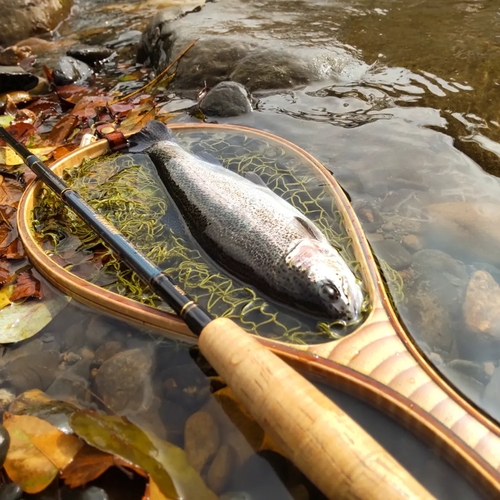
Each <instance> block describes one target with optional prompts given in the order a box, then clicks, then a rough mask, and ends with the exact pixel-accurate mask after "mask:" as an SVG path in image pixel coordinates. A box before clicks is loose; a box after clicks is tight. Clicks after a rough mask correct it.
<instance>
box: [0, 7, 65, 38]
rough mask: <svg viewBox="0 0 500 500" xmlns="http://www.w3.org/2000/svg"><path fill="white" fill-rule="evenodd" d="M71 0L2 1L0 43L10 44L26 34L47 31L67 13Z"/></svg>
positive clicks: (26, 35)
mask: <svg viewBox="0 0 500 500" xmlns="http://www.w3.org/2000/svg"><path fill="white" fill-rule="evenodd" d="M72 3H73V2H72V1H71V0H37V1H36V2H32V1H26V0H9V1H8V2H2V16H1V17H0V44H2V45H3V44H11V43H15V42H17V41H18V40H21V39H23V38H26V37H28V36H31V35H34V34H39V33H48V32H50V31H51V30H53V29H54V28H55V27H56V26H57V25H58V24H59V23H60V22H61V21H62V20H63V19H64V18H65V17H66V16H67V15H68V14H69V11H70V9H71V5H72Z"/></svg>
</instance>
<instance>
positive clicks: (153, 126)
mask: <svg viewBox="0 0 500 500" xmlns="http://www.w3.org/2000/svg"><path fill="white" fill-rule="evenodd" d="M173 140H174V138H173V136H172V132H171V130H170V129H169V128H168V127H167V126H166V125H165V124H164V123H162V122H159V121H158V120H151V121H150V122H148V123H147V124H146V126H145V127H144V128H143V129H142V130H140V131H139V132H137V133H136V134H133V135H131V136H130V137H129V138H128V150H129V151H130V152H131V153H140V152H142V151H144V150H146V149H148V148H149V147H151V146H152V145H153V144H156V143H157V142H160V141H173Z"/></svg>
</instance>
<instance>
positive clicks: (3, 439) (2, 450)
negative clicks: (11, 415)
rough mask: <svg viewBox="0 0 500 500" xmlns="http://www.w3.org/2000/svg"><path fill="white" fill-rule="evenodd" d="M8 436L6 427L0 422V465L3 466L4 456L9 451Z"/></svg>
mask: <svg viewBox="0 0 500 500" xmlns="http://www.w3.org/2000/svg"><path fill="white" fill-rule="evenodd" d="M9 445H10V436H9V433H8V432H7V429H6V428H5V427H4V426H3V425H2V424H0V467H1V466H3V463H4V462H5V457H6V456H7V452H8V451H9Z"/></svg>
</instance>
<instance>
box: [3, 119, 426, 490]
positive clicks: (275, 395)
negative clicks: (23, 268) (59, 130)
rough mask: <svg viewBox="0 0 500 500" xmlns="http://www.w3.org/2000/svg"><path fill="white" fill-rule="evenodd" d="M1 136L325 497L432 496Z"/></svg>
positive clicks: (326, 403) (271, 356) (353, 425)
mask: <svg viewBox="0 0 500 500" xmlns="http://www.w3.org/2000/svg"><path fill="white" fill-rule="evenodd" d="M0 138H1V139H3V140H4V141H5V142H6V143H7V144H8V145H9V146H10V147H11V148H12V149H13V150H14V151H15V152H16V153H17V154H18V155H19V156H20V157H21V158H22V159H23V161H24V162H25V163H26V165H27V166H28V167H29V168H30V169H31V170H32V171H33V172H34V173H35V174H36V175H37V177H38V178H39V179H40V180H41V181H42V182H43V183H44V184H45V185H46V186H48V187H49V188H50V189H51V190H52V191H53V192H54V193H55V194H56V195H58V196H59V197H60V198H61V200H62V201H63V202H64V203H65V204H66V205H67V206H68V207H70V208H71V209H72V210H73V211H74V212H75V214H77V215H78V216H79V217H81V219H82V220H84V221H85V222H86V223H87V224H88V225H89V226H90V227H91V228H92V229H93V230H94V231H95V232H96V233H97V235H98V236H99V237H100V238H101V239H102V240H103V241H104V242H105V243H106V244H107V245H108V246H109V247H110V248H111V249H112V250H113V251H114V252H115V253H116V254H117V256H119V258H120V259H121V261H122V262H123V263H124V264H125V265H127V266H128V267H129V268H130V269H132V270H133V271H134V272H136V273H137V275H138V276H139V277H140V278H141V279H142V280H143V281H144V282H145V283H147V284H148V285H149V286H150V287H151V289H152V290H153V291H154V292H155V293H156V294H158V296H160V297H161V298H162V299H163V300H165V302H166V303H167V304H169V305H170V306H171V307H172V309H173V310H174V311H175V312H176V314H178V315H179V316H180V317H181V318H182V319H183V320H184V322H185V323H186V325H187V326H188V327H189V329H190V330H191V331H192V332H193V333H194V334H195V335H196V336H197V337H198V346H199V349H200V352H201V353H202V354H203V355H204V356H205V358H206V359H207V360H208V362H209V363H210V364H211V365H212V366H213V368H214V369H215V370H216V371H217V372H218V373H219V375H221V377H222V378H223V379H224V380H225V382H226V383H227V385H228V386H229V387H230V388H231V389H232V390H233V392H234V393H235V395H236V397H237V399H238V400H239V401H240V402H241V403H242V404H243V405H244V406H245V407H246V408H247V409H248V410H249V411H250V413H251V414H252V416H253V417H254V418H255V420H256V421H257V422H258V423H259V424H260V425H261V426H262V427H263V428H264V430H265V431H267V432H268V433H269V435H270V436H271V437H272V438H273V439H274V441H275V443H276V444H277V445H278V447H279V448H280V449H281V450H283V452H284V453H285V454H286V455H287V456H288V457H289V458H290V459H291V460H292V461H293V462H294V463H295V465H297V467H298V468H299V469H300V470H302V472H303V473H304V474H305V475H306V476H307V477H308V478H309V479H310V480H311V481H312V482H313V483H314V484H315V485H316V486H317V487H318V488H319V489H320V490H321V491H322V492H323V493H324V494H325V495H326V496H327V498H335V499H346V500H348V499H349V500H350V499H352V500H354V499H356V500H377V499H378V500H396V499H406V500H410V499H412V500H427V499H432V498H433V497H432V496H431V495H430V494H429V493H428V492H427V491H426V490H425V488H423V486H421V485H420V484H419V483H418V482H417V481H416V480H415V479H414V478H413V477H412V476H411V475H410V474H409V473H408V472H407V471H406V470H405V469H403V468H402V467H401V466H400V465H399V464H398V462H396V461H395V460H394V458H393V457H392V456H391V455H389V454H388V453H387V452H386V451H385V450H384V449H383V448H382V447H381V446H380V445H379V444H378V443H377V442H376V441H375V440H374V439H373V438H372V437H371V436H370V435H369V434H367V433H366V432H365V431H364V430H363V429H362V428H361V427H360V426H359V425H358V424H356V423H355V422H354V421H353V420H352V419H351V418H350V417H349V416H348V415H347V414H346V413H344V412H343V411H342V410H341V409H340V408H339V407H338V406H337V405H336V404H335V403H334V402H333V401H331V400H330V399H329V398H328V397H326V396H325V395H324V394H323V393H322V392H320V391H319V390H318V389H317V388H316V387H315V386H314V385H312V384H311V383H310V382H309V381H307V380H306V379H305V378H304V377H302V376H301V375H300V374H299V373H297V372H296V371H295V370H294V369H293V368H291V367H290V366H289V365H288V364H286V363H285V362H284V361H283V360H281V359H280V358H279V357H278V356H276V355H275V354H273V353H272V352H271V351H270V350H269V349H268V348H266V347H265V346H263V345H262V344H261V343H260V342H259V341H258V340H257V339H255V338H254V337H253V336H252V335H250V334H248V333H247V332H245V331H244V330H243V329H242V328H240V327H239V326H238V325H236V324H235V323H234V322H233V321H231V320H229V319H227V318H218V319H214V318H213V317H212V316H211V315H210V314H209V313H208V312H207V311H206V310H205V309H203V308H202V307H200V306H199V305H197V304H196V303H195V302H194V300H193V299H192V298H190V297H189V296H188V295H186V293H185V292H184V291H183V290H182V289H181V288H180V287H179V286H178V285H177V284H175V283H174V282H173V281H172V280H171V279H170V278H169V277H168V276H167V275H166V274H165V273H164V272H163V271H162V270H161V269H160V268H158V267H157V266H156V265H155V264H153V263H152V262H151V261H149V260H148V259H147V258H146V257H145V256H144V255H142V254H141V253H140V252H139V251H138V250H137V249H136V248H135V247H134V246H133V245H132V244H131V243H130V242H129V241H128V240H126V239H125V238H124V236H123V235H122V234H120V232H119V231H118V230H117V229H116V228H115V227H114V226H113V225H111V224H110V223H109V222H108V221H107V220H106V219H105V218H104V217H102V216H101V215H100V214H99V213H97V212H96V211H95V210H94V209H93V208H92V207H91V206H90V205H88V203H87V202H85V200H83V199H82V198H81V197H80V195H79V194H78V193H77V192H76V191H74V190H73V189H71V188H70V187H69V186H68V185H67V184H66V183H65V182H64V181H63V180H62V179H61V178H60V177H59V176H58V175H56V174H55V173H54V172H53V171H52V170H51V169H50V168H49V167H47V166H46V165H45V164H44V163H43V162H42V161H41V160H40V159H39V158H37V157H36V156H35V155H34V154H32V153H31V152H30V151H29V150H28V149H27V148H26V147H25V146H23V145H22V144H21V143H20V142H18V141H17V140H16V139H15V138H14V137H12V136H11V135H10V134H9V133H8V132H7V130H5V129H4V128H3V127H1V126H0Z"/></svg>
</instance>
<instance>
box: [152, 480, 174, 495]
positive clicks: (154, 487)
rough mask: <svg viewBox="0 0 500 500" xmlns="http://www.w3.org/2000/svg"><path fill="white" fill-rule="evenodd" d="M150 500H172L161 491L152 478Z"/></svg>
mask: <svg viewBox="0 0 500 500" xmlns="http://www.w3.org/2000/svg"><path fill="white" fill-rule="evenodd" d="M149 500H171V499H169V498H167V497H166V496H165V495H164V494H163V493H162V492H161V491H160V488H158V486H157V485H156V483H155V482H154V481H153V480H152V479H150V480H149Z"/></svg>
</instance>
